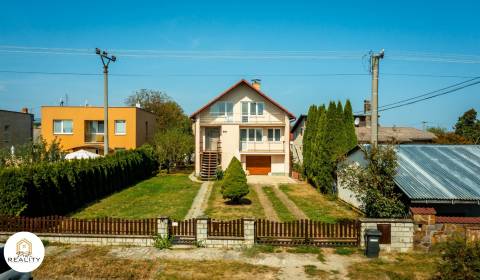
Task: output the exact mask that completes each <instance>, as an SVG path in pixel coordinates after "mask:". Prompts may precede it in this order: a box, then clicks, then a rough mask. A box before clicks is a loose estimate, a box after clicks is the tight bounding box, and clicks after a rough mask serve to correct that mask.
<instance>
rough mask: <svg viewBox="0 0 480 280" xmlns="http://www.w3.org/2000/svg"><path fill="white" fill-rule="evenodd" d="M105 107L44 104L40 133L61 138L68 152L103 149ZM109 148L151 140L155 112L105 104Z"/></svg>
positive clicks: (131, 146) (44, 135)
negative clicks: (106, 105)
mask: <svg viewBox="0 0 480 280" xmlns="http://www.w3.org/2000/svg"><path fill="white" fill-rule="evenodd" d="M103 120H104V110H103V107H93V106H43V107H42V124H41V133H42V136H43V137H44V138H45V140H46V141H47V142H48V143H50V142H51V141H53V140H54V139H58V140H60V145H61V146H62V149H63V150H65V151H68V152H73V151H77V150H80V149H84V150H87V151H90V152H94V153H97V154H103V150H104V121H103ZM108 126H109V127H108V132H109V150H110V151H115V150H124V149H134V148H137V147H140V146H141V145H143V144H145V143H148V142H150V141H151V140H152V139H153V136H154V134H155V126H156V116H155V115H154V114H153V113H150V112H148V111H145V110H143V109H141V108H138V107H109V108H108Z"/></svg>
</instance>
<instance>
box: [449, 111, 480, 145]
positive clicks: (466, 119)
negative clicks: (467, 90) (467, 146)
mask: <svg viewBox="0 0 480 280" xmlns="http://www.w3.org/2000/svg"><path fill="white" fill-rule="evenodd" d="M455 133H456V134H458V135H460V136H462V137H464V138H465V139H467V140H469V141H471V142H473V143H474V144H477V143H480V120H477V111H475V109H473V108H472V109H470V110H468V111H466V112H465V113H464V114H463V115H462V116H461V117H460V118H458V121H457V123H456V124H455Z"/></svg>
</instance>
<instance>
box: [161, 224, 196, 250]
mask: <svg viewBox="0 0 480 280" xmlns="http://www.w3.org/2000/svg"><path fill="white" fill-rule="evenodd" d="M168 234H169V235H170V236H173V242H174V243H176V244H194V243H195V241H196V239H197V220H196V219H189V220H184V221H173V220H170V221H169V224H168Z"/></svg>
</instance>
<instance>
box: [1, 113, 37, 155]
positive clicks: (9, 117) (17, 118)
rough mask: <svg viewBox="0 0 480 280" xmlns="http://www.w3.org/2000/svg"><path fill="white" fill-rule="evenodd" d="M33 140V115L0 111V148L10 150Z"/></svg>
mask: <svg viewBox="0 0 480 280" xmlns="http://www.w3.org/2000/svg"><path fill="white" fill-rule="evenodd" d="M32 140H33V114H30V113H29V112H28V109H27V108H23V109H22V111H21V112H15V111H7V110H0V148H10V147H12V146H16V145H22V144H25V143H27V142H30V141H32Z"/></svg>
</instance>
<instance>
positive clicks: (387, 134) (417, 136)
mask: <svg viewBox="0 0 480 280" xmlns="http://www.w3.org/2000/svg"><path fill="white" fill-rule="evenodd" d="M353 119H354V124H355V134H356V136H357V141H358V144H368V143H370V142H371V139H372V137H371V135H372V134H371V133H372V127H371V118H370V102H369V101H368V100H365V101H364V112H363V113H357V114H354V115H353ZM306 122H307V116H306V115H301V116H300V117H299V118H298V119H297V121H296V122H295V123H294V124H293V125H292V129H291V134H292V151H293V160H294V162H303V156H302V153H303V133H304V131H305V124H306ZM435 138H436V136H435V134H433V133H431V132H428V131H423V130H419V129H416V128H414V127H397V126H392V127H386V126H379V127H378V143H379V144H382V143H384V144H385V143H397V144H427V143H433V142H434V140H435Z"/></svg>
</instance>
